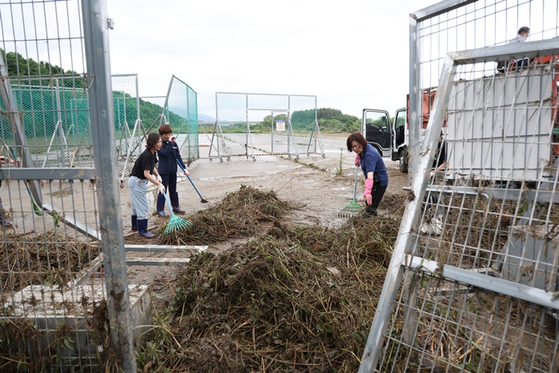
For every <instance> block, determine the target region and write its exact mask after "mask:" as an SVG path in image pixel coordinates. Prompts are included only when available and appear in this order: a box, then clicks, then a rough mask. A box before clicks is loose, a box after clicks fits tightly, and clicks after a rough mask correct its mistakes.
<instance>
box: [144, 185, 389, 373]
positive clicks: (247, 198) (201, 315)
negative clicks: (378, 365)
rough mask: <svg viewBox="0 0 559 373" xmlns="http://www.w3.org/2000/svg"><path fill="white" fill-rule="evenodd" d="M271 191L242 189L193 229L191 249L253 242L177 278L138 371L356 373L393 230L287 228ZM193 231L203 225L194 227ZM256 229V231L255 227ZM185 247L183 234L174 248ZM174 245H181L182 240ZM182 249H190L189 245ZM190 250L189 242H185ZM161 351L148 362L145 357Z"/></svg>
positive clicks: (385, 225) (195, 264)
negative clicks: (213, 242) (211, 242)
mask: <svg viewBox="0 0 559 373" xmlns="http://www.w3.org/2000/svg"><path fill="white" fill-rule="evenodd" d="M286 206H288V205H287V204H286V203H285V202H283V201H280V200H278V199H277V198H276V197H275V195H274V194H273V192H270V193H262V192H259V191H257V190H254V189H251V188H246V187H242V188H241V190H240V191H239V192H238V193H233V194H230V195H228V196H227V197H226V198H225V199H224V200H223V202H222V203H220V204H219V205H216V206H215V207H214V208H212V209H210V210H205V211H202V212H200V213H199V214H198V215H197V216H195V217H194V219H193V220H196V222H195V224H194V225H193V227H198V228H197V231H196V232H197V233H196V235H195V236H196V237H197V238H196V240H203V242H207V241H208V239H209V236H204V235H212V234H215V235H217V237H215V238H213V239H223V240H226V239H228V238H231V237H239V236H240V235H250V234H251V233H252V232H259V228H258V226H261V225H262V224H261V223H262V222H265V223H268V224H266V229H265V231H261V230H260V232H259V233H258V234H256V235H255V236H254V237H253V239H252V240H250V241H249V242H247V243H246V244H243V245H238V246H235V247H232V248H230V249H229V250H226V251H224V252H222V253H220V254H218V255H216V254H212V253H207V252H206V253H202V254H200V255H198V256H196V257H194V258H192V260H191V262H190V264H189V265H188V266H187V267H186V268H185V269H184V271H183V272H181V273H179V274H178V276H177V279H176V287H175V288H174V298H173V300H172V302H171V304H170V305H169V308H168V309H167V310H159V311H158V312H160V314H165V312H169V313H168V315H169V317H168V318H167V322H168V325H166V326H165V328H156V329H154V330H157V331H156V332H155V333H161V330H162V329H165V330H167V331H168V335H167V336H166V337H163V338H161V335H160V337H159V341H160V343H162V344H163V346H159V348H155V347H154V346H155V344H157V343H158V342H156V341H155V340H154V338H151V337H148V338H147V340H148V341H150V342H148V344H147V345H146V346H144V347H143V349H142V351H141V352H140V355H141V356H142V357H143V359H140V360H139V365H140V366H142V365H143V367H144V369H145V368H146V367H148V368H151V369H161V370H171V371H172V370H173V369H176V367H181V369H182V370H183V371H201V372H202V371H204V372H211V371H220V372H239V371H247V372H248V371H297V372H316V371H338V372H355V371H357V370H358V367H359V362H360V359H361V355H362V353H363V351H364V348H365V343H366V339H367V335H368V332H369V329H370V326H371V323H372V319H373V316H374V313H375V309H376V305H377V302H378V298H379V295H380V290H381V288H382V285H383V282H384V276H385V269H386V268H385V267H386V265H387V264H388V261H389V259H390V254H391V250H392V244H393V242H394V241H395V239H396V236H397V233H398V228H399V225H400V221H399V219H398V218H394V217H376V218H374V219H353V220H349V221H348V222H347V223H346V224H345V225H343V226H342V227H341V228H338V229H331V228H325V227H321V226H289V225H287V224H286V223H283V222H282V221H281V219H280V217H281V215H282V214H284V213H286V212H287V210H286ZM202 222H203V223H202ZM259 223H260V224H259ZM186 237H188V239H192V232H188V233H185V236H184V239H185V240H187V238H186ZM179 239H183V237H182V236H180V237H179ZM190 242H192V241H190ZM194 242H196V243H198V242H199V241H194ZM154 350H159V351H166V353H165V354H163V355H162V354H156V353H154V354H149V353H148V352H149V351H154Z"/></svg>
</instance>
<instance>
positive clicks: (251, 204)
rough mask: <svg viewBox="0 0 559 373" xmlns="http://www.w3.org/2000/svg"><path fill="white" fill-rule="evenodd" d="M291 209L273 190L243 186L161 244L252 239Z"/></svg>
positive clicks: (191, 218) (201, 243)
mask: <svg viewBox="0 0 559 373" xmlns="http://www.w3.org/2000/svg"><path fill="white" fill-rule="evenodd" d="M289 208H290V206H289V204H288V203H286V202H285V201H281V200H279V199H278V198H277V196H276V193H275V192H274V191H269V192H263V191H260V190H258V189H255V188H252V187H247V186H244V185H243V186H241V188H240V189H239V191H237V192H233V193H228V194H227V195H226V196H225V198H224V199H223V200H222V201H221V202H219V203H218V204H216V205H215V206H212V207H210V208H209V209H206V210H203V211H200V212H199V213H198V214H196V215H194V216H192V217H190V218H189V221H190V222H191V223H192V226H191V227H189V228H188V229H185V230H182V231H176V232H174V233H172V234H169V235H162V236H160V237H159V241H160V243H162V244H167V245H168V244H173V245H207V244H211V243H215V242H222V241H226V240H229V239H232V238H239V237H250V236H252V235H254V234H256V233H257V232H258V230H259V229H261V223H263V222H264V223H265V222H274V221H277V220H278V219H279V218H281V217H282V216H283V215H284V214H285V213H286V212H287V211H288V209H289ZM162 230H164V227H163V228H162Z"/></svg>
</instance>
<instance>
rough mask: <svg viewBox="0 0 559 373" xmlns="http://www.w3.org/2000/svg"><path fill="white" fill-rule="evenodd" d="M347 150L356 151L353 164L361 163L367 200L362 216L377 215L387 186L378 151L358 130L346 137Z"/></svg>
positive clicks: (386, 176) (384, 170)
mask: <svg viewBox="0 0 559 373" xmlns="http://www.w3.org/2000/svg"><path fill="white" fill-rule="evenodd" d="M346 145H347V150H348V151H350V152H351V151H354V152H355V153H357V156H356V157H355V165H356V166H359V165H361V170H362V171H363V175H365V193H364V194H363V200H364V201H366V202H367V209H366V210H365V211H364V212H363V216H365V217H366V216H377V208H378V206H379V204H380V201H381V200H382V197H383V196H384V192H385V191H386V187H387V186H388V173H387V172H386V166H385V165H384V161H383V160H382V157H381V155H380V154H379V152H378V151H377V150H376V149H375V148H373V146H372V145H371V144H369V143H367V140H365V137H363V135H362V134H360V133H359V132H355V133H352V134H351V135H349V137H348V138H347V142H346Z"/></svg>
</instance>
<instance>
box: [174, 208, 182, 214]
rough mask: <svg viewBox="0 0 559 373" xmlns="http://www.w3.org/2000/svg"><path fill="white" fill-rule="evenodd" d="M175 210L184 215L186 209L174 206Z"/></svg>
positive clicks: (176, 212)
mask: <svg viewBox="0 0 559 373" xmlns="http://www.w3.org/2000/svg"><path fill="white" fill-rule="evenodd" d="M173 212H174V213H175V214H178V215H184V214H185V211H184V210H182V209H181V208H180V207H173Z"/></svg>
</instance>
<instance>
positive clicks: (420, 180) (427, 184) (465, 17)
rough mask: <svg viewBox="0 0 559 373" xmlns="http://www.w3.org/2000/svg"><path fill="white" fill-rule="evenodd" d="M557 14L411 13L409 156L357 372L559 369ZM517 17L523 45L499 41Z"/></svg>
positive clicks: (465, 7)
mask: <svg viewBox="0 0 559 373" xmlns="http://www.w3.org/2000/svg"><path fill="white" fill-rule="evenodd" d="M558 15H559V6H558V4H557V2H551V1H543V0H542V1H531V2H507V1H490V0H487V1H476V2H474V1H461V2H459V1H444V2H441V3H438V4H436V5H434V6H432V7H429V8H426V9H424V10H421V11H418V12H416V13H414V14H413V17H412V20H413V21H412V24H413V27H412V28H411V33H412V40H414V41H415V43H414V44H413V48H412V56H411V60H410V66H420V69H419V70H417V71H415V70H410V75H411V83H410V87H411V90H410V136H411V133H412V130H411V129H412V128H415V129H417V130H416V131H415V134H414V136H415V137H414V138H412V139H410V146H411V142H412V141H415V145H416V149H415V150H414V153H413V154H417V156H416V157H415V159H414V166H413V168H412V170H411V171H410V172H411V173H412V174H411V191H410V198H409V201H408V202H407V207H406V212H405V214H404V218H403V220H402V225H401V227H400V233H399V237H398V240H397V242H396V244H395V247H394V254H393V258H392V261H391V264H390V266H389V272H388V274H387V278H386V281H385V285H384V288H383V293H382V295H381V298H380V300H379V308H378V310H377V313H376V314H375V319H374V321H373V325H372V327H371V331H370V334H369V339H368V341H367V347H366V350H365V353H364V355H363V361H362V364H361V368H360V370H361V371H382V372H385V371H422V370H429V371H453V372H458V371H472V372H489V371H511V372H512V371H514V372H519V371H526V372H528V371H530V372H555V371H557V370H558V369H559V353H558V351H559V342H558V338H557V334H558V332H559V316H558V310H559V303H558V301H557V300H556V298H557V297H556V294H557V291H558V290H559V278H558V274H559V250H558V249H559V241H558V238H557V225H558V224H559V215H558V211H559V210H558V209H557V203H558V201H559V200H558V199H557V197H556V196H557V193H558V189H559V186H558V181H559V172H558V157H557V150H556V148H557V133H559V131H558V127H559V121H558V118H557V107H558V103H557V96H558V95H557V93H558V85H557V82H558V77H557V66H558V63H559V60H558V58H557V56H558V55H559V39H557V27H556V25H557V19H558ZM524 22H525V23H524ZM526 24H529V25H530V28H531V29H532V31H531V35H530V39H529V40H530V42H525V43H512V44H511V43H507V40H509V39H511V38H512V37H513V36H515V35H516V33H517V30H519V29H520V27H521V26H525V25H526ZM501 61H505V62H506V64H505V65H506V66H507V67H506V68H505V69H499V68H498V66H499V65H500V64H499V63H500V62H501ZM518 61H528V63H527V64H524V63H520V64H519V63H518ZM433 90H435V91H436V98H435V102H434V104H433V107H432V109H431V111H430V117H429V124H428V126H427V130H426V131H425V132H423V131H421V130H419V129H420V128H422V126H421V121H422V119H421V116H420V115H418V113H420V112H421V110H422V101H423V96H424V93H425V92H428V93H427V94H430V92H432V91H433ZM437 157H443V159H444V161H445V164H444V170H443V171H441V172H438V173H434V175H433V176H432V177H431V176H430V171H432V170H433V168H434V167H435V166H434V165H435V164H437V163H435V162H436V160H437Z"/></svg>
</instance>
